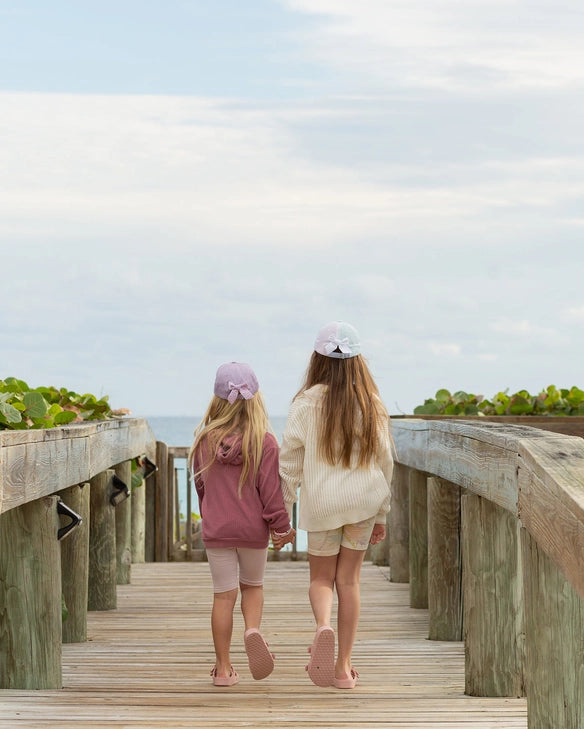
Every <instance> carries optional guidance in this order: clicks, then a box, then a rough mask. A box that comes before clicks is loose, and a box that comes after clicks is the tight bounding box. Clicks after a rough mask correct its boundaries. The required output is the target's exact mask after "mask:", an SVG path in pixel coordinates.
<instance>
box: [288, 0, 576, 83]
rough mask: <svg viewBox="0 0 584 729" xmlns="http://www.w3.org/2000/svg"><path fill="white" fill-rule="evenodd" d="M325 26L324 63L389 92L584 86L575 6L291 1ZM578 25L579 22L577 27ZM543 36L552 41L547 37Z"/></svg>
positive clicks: (318, 39)
mask: <svg viewBox="0 0 584 729" xmlns="http://www.w3.org/2000/svg"><path fill="white" fill-rule="evenodd" d="M286 5H287V6H288V7H289V8H291V9H293V10H295V11H298V12H301V13H306V14H311V15H313V16H315V17H316V18H317V23H316V30H314V31H313V32H312V34H311V35H309V36H307V38H306V42H307V43H309V44H310V47H311V50H312V53H313V55H314V56H315V57H316V58H318V59H319V60H320V61H321V62H323V63H326V64H329V65H330V66H333V67H336V68H337V69H340V70H342V71H343V72H344V73H349V74H350V73H353V74H354V75H355V77H359V78H360V79H362V80H363V81H364V84H365V86H366V87H371V86H372V84H373V83H374V82H375V80H377V82H378V84H383V85H387V84H391V85H394V86H396V87H398V88H399V87H401V88H419V89H422V88H425V89H436V90H442V91H449V92H454V93H464V94H467V95H468V94H470V95H472V96H475V95H477V94H479V93H485V92H491V93H492V92H502V91H515V90H517V89H518V88H522V89H542V88H546V87H557V86H564V87H566V88H569V87H571V86H577V85H581V84H582V82H583V80H584V71H583V68H584V48H583V46H582V43H581V39H580V32H579V20H580V17H579V13H580V9H579V6H578V5H577V4H576V3H575V2H567V3H564V4H563V7H562V10H561V11H559V9H558V6H557V4H556V3H551V2H542V3H537V4H536V5H534V4H533V3H529V2H526V1H522V0H517V1H516V2H512V3H509V2H507V0H472V1H470V2H464V3H461V2H458V3H453V2H448V1H447V0H437V1H435V2H432V3H428V2H426V1H425V0H402V1H401V2H392V3H387V2H384V0H364V1H363V2H360V3H354V2H351V0H287V2H286ZM577 21H578V22H577ZM542 29H545V32H542Z"/></svg>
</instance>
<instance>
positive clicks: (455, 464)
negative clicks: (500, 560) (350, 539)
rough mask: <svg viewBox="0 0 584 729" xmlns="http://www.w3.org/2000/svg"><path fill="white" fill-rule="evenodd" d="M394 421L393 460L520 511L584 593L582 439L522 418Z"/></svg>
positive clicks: (563, 569) (537, 537)
mask: <svg viewBox="0 0 584 729" xmlns="http://www.w3.org/2000/svg"><path fill="white" fill-rule="evenodd" d="M479 420H480V422H476V423H474V422H468V421H466V420H460V421H459V420H456V421H454V420H440V421H428V420H397V421H394V422H393V424H392V427H393V436H394V440H395V442H396V449H397V454H398V461H399V463H401V464H402V465H404V466H408V467H411V468H419V469H421V470H425V471H426V472H427V473H429V474H432V475H435V476H439V477H441V478H444V479H446V480H449V481H452V483H455V484H457V485H459V486H462V487H463V488H466V489H467V490H468V491H469V492H471V493H475V494H477V495H479V496H483V497H484V498H486V499H488V500H489V501H491V502H492V503H494V504H497V505H498V506H501V507H503V508H504V509H506V510H508V511H510V512H511V513H512V514H514V515H516V516H519V517H520V519H521V522H522V524H523V525H524V526H525V527H526V528H527V529H528V530H529V531H530V533H531V535H532V536H533V537H534V538H535V539H536V541H537V542H538V544H540V546H541V547H542V549H544V551H545V552H546V553H547V554H548V556H550V557H551V558H552V559H553V560H554V562H555V564H556V565H557V566H558V568H559V569H561V570H562V572H563V573H564V575H565V576H566V577H567V578H568V579H569V580H570V583H571V584H572V586H573V587H574V589H575V590H576V591H577V592H578V594H579V595H580V596H581V597H584V571H583V570H582V569H581V565H582V564H584V441H583V439H582V438H581V437H574V436H569V435H563V434H561V433H551V432H547V431H544V430H541V429H539V430H538V429H536V428H531V427H527V426H523V425H507V424H502V423H491V422H484V423H483V422H482V419H479Z"/></svg>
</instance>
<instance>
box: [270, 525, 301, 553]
mask: <svg viewBox="0 0 584 729" xmlns="http://www.w3.org/2000/svg"><path fill="white" fill-rule="evenodd" d="M271 537H272V544H273V546H274V549H275V550H276V551H277V552H279V551H280V550H281V549H282V547H283V546H284V545H285V544H291V543H292V542H293V541H294V539H295V537H296V529H290V531H289V532H288V534H283V535H282V534H281V535H278V534H276V532H274V531H272V532H271Z"/></svg>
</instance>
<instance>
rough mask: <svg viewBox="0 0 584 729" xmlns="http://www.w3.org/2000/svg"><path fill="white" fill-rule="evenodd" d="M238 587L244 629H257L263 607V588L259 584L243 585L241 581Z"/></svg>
mask: <svg viewBox="0 0 584 729" xmlns="http://www.w3.org/2000/svg"><path fill="white" fill-rule="evenodd" d="M239 587H240V589H241V612H242V614H243V621H244V623H245V629H246V630H249V629H250V628H257V629H258V630H259V629H260V623H261V622H262V612H263V609H264V588H263V587H262V586H261V585H244V584H243V583H241V582H240V583H239Z"/></svg>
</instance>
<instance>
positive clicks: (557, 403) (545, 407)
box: [414, 385, 584, 416]
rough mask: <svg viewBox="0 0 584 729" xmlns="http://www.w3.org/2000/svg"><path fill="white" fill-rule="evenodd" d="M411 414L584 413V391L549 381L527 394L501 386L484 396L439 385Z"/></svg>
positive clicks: (551, 414)
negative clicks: (498, 390) (500, 390)
mask: <svg viewBox="0 0 584 729" xmlns="http://www.w3.org/2000/svg"><path fill="white" fill-rule="evenodd" d="M414 415H549V416H570V415H584V391H583V390H580V388H578V387H572V388H571V389H569V390H565V389H558V388H557V387H556V386H555V385H549V387H546V388H545V390H542V391H541V392H540V393H538V394H537V395H530V394H529V392H527V390H520V391H519V392H516V393H515V394H513V395H510V394H509V391H508V390H504V391H503V392H498V393H497V394H496V395H494V396H493V398H492V399H491V400H486V399H485V398H484V397H483V396H482V395H472V394H469V393H466V392H464V391H462V390H459V391H458V392H455V393H454V394H451V393H450V392H449V390H444V389H442V390H438V392H437V393H436V395H435V397H433V398H429V399H428V400H424V404H423V405H418V406H417V407H416V408H414Z"/></svg>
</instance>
